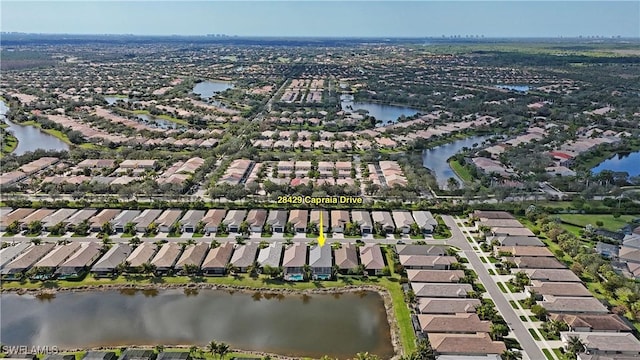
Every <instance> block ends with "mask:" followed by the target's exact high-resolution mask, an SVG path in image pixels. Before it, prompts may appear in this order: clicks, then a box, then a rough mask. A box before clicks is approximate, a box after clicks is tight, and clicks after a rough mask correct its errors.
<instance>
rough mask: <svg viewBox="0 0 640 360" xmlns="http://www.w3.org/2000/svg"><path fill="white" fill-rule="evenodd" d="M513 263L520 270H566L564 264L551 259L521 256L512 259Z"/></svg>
mask: <svg viewBox="0 0 640 360" xmlns="http://www.w3.org/2000/svg"><path fill="white" fill-rule="evenodd" d="M513 262H514V263H515V264H516V266H518V267H519V268H521V269H566V267H565V266H564V264H562V263H561V262H559V261H558V260H556V259H555V258H551V257H542V256H538V257H536V256H523V257H517V258H513Z"/></svg>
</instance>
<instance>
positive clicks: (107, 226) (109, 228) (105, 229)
mask: <svg viewBox="0 0 640 360" xmlns="http://www.w3.org/2000/svg"><path fill="white" fill-rule="evenodd" d="M100 232H101V233H102V234H105V235H111V234H113V225H111V223H110V222H108V221H107V222H106V223H104V224H102V227H101V228H100Z"/></svg>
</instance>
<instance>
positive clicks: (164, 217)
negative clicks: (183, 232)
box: [155, 209, 182, 233]
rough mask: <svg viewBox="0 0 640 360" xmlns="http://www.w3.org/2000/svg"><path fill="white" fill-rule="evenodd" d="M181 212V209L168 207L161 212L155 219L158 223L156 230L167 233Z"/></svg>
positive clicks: (176, 221)
mask: <svg viewBox="0 0 640 360" xmlns="http://www.w3.org/2000/svg"><path fill="white" fill-rule="evenodd" d="M181 214H182V210H178V209H168V210H165V211H164V212H162V214H161V215H160V216H158V218H157V219H156V220H155V222H156V224H158V230H160V231H161V232H164V233H168V232H169V230H170V229H171V227H172V226H173V225H174V224H176V223H178V219H180V215H181Z"/></svg>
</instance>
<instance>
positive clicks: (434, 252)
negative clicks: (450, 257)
mask: <svg viewBox="0 0 640 360" xmlns="http://www.w3.org/2000/svg"><path fill="white" fill-rule="evenodd" d="M395 247H396V253H397V254H398V255H431V256H444V255H446V254H447V247H446V246H439V245H396V246H395Z"/></svg>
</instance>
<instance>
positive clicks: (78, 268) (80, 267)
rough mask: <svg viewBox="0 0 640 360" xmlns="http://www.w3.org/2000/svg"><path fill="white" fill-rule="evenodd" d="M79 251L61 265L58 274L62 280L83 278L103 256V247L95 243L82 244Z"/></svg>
mask: <svg viewBox="0 0 640 360" xmlns="http://www.w3.org/2000/svg"><path fill="white" fill-rule="evenodd" d="M80 244H81V246H80V249H78V250H77V251H76V252H75V253H74V254H73V255H71V256H70V257H69V258H68V259H67V260H66V261H65V262H63V263H62V264H60V266H59V267H58V270H57V271H56V274H57V275H59V277H60V278H61V279H62V278H73V277H79V276H82V275H83V274H84V273H85V271H86V270H88V269H89V268H90V267H91V265H93V263H94V262H95V261H96V260H97V259H98V258H99V257H100V256H101V255H102V252H101V251H100V250H101V248H102V246H101V245H100V244H98V243H95V242H85V243H80Z"/></svg>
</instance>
